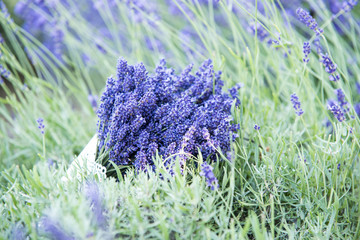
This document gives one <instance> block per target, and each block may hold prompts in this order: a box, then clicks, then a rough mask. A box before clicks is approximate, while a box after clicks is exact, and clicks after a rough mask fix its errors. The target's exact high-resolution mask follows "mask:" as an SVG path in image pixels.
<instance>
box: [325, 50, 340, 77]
mask: <svg viewBox="0 0 360 240" xmlns="http://www.w3.org/2000/svg"><path fill="white" fill-rule="evenodd" d="M321 58H322V59H321V62H322V63H323V64H324V67H325V71H326V72H327V73H329V74H331V75H330V76H329V78H330V81H334V82H336V81H338V80H339V79H340V76H339V74H337V73H336V68H337V65H336V64H335V63H334V62H333V61H332V60H331V59H330V57H329V55H328V54H327V53H326V54H325V55H324V54H321Z"/></svg>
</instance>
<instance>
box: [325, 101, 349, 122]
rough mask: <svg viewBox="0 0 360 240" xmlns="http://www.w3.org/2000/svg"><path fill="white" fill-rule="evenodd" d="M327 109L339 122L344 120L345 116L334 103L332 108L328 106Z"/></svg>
mask: <svg viewBox="0 0 360 240" xmlns="http://www.w3.org/2000/svg"><path fill="white" fill-rule="evenodd" d="M328 109H329V110H330V111H331V112H332V113H333V114H334V117H335V118H336V119H337V120H338V121H339V122H342V121H344V120H345V115H344V113H343V112H342V111H341V108H340V106H339V105H337V104H336V103H333V104H332V106H331V105H328Z"/></svg>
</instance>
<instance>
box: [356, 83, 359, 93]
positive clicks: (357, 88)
mask: <svg viewBox="0 0 360 240" xmlns="http://www.w3.org/2000/svg"><path fill="white" fill-rule="evenodd" d="M355 84H356V91H357V93H358V94H360V83H359V82H356V83H355Z"/></svg>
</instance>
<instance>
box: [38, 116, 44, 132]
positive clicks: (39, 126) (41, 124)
mask: <svg viewBox="0 0 360 240" xmlns="http://www.w3.org/2000/svg"><path fill="white" fill-rule="evenodd" d="M36 121H37V123H38V128H39V129H40V131H41V134H43V135H44V133H45V130H44V129H45V125H44V119H42V118H38V120H36Z"/></svg>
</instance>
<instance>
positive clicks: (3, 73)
mask: <svg viewBox="0 0 360 240" xmlns="http://www.w3.org/2000/svg"><path fill="white" fill-rule="evenodd" d="M10 74H11V73H10V71H9V70H7V69H6V68H5V67H4V66H3V65H2V64H0V84H2V83H3V82H4V80H3V78H5V79H8V78H9V77H10Z"/></svg>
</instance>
